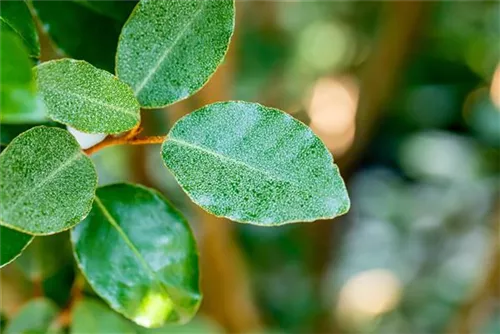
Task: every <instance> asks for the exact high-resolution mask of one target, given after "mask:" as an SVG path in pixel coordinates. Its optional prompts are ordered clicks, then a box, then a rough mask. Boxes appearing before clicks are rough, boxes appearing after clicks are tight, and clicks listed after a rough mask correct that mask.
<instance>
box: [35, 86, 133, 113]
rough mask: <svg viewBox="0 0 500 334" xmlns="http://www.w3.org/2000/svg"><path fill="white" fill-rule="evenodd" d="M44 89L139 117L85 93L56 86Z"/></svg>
mask: <svg viewBox="0 0 500 334" xmlns="http://www.w3.org/2000/svg"><path fill="white" fill-rule="evenodd" d="M44 90H46V91H50V92H55V93H58V94H63V95H64V96H68V95H69V96H73V97H76V98H78V99H81V100H84V101H88V102H91V103H93V104H97V105H99V106H102V107H105V108H109V109H112V110H115V111H119V112H121V113H124V114H127V115H131V116H133V117H134V119H139V115H138V114H137V113H134V112H129V111H128V110H127V109H125V108H120V107H118V106H115V105H113V104H108V103H105V102H103V101H101V100H97V99H95V98H92V97H89V96H86V95H80V94H78V93H75V92H70V91H64V90H61V89H57V88H55V87H53V86H51V87H46V88H45V89H44Z"/></svg>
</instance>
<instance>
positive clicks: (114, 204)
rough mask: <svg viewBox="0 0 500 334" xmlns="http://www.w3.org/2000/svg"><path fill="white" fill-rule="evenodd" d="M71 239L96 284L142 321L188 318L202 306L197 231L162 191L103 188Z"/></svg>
mask: <svg viewBox="0 0 500 334" xmlns="http://www.w3.org/2000/svg"><path fill="white" fill-rule="evenodd" d="M71 240H72V242H73V245H74V254H75V257H76V260H77V262H78V264H79V267H80V269H81V270H82V272H83V273H84V275H85V276H86V277H87V280H88V282H89V283H90V285H91V286H92V288H93V289H94V290H95V291H96V292H97V293H98V294H99V295H100V296H101V297H102V298H103V299H104V300H106V301H107V302H108V303H109V305H110V306H111V307H112V308H113V309H114V310H116V311H118V312H120V313H122V314H123V315H125V316H126V317H127V318H129V319H131V320H133V321H134V322H136V323H138V324H139V325H141V326H144V327H159V326H161V325H163V324H164V323H167V322H168V323H176V322H180V323H184V322H186V321H187V320H189V319H190V318H191V317H192V316H193V315H194V313H195V312H196V310H197V309H198V306H199V304H200V301H201V294H200V292H199V287H198V254H197V251H196V245H195V241H194V238H193V235H192V234H191V231H190V229H189V226H188V224H187V222H186V221H185V220H184V218H183V217H182V216H181V215H180V214H179V213H178V212H177V211H176V210H175V209H174V208H173V207H172V206H171V205H170V204H169V203H168V202H167V201H166V200H165V199H164V198H163V197H162V196H161V195H160V194H159V193H157V192H156V191H154V190H151V189H148V188H144V187H141V186H135V185H129V184H116V185H111V186H105V187H102V188H99V189H98V190H97V194H96V198H95V201H94V205H93V208H92V211H91V213H90V215H89V216H88V217H87V218H86V219H85V220H84V221H83V222H82V223H81V224H79V225H78V226H77V227H76V228H75V229H73V230H72V231H71ZM110 263H112V264H113V265H112V266H110Z"/></svg>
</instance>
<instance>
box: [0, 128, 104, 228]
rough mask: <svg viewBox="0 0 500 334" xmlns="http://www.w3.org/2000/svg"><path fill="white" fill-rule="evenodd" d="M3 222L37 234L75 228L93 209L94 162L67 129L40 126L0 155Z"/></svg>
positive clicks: (1, 213) (95, 181)
mask: <svg viewBox="0 0 500 334" xmlns="http://www.w3.org/2000/svg"><path fill="white" fill-rule="evenodd" d="M0 170H1V171H2V173H0V224H1V225H4V226H7V227H10V228H13V229H15V230H18V231H20V232H25V233H29V234H33V235H47V234H53V233H57V232H61V231H63V230H66V229H69V228H70V227H72V226H74V225H75V224H77V223H78V222H80V221H81V220H82V219H83V218H84V217H85V216H86V215H87V214H88V212H89V211H90V209H91V204H92V200H93V198H94V194H95V189H96V186H97V174H96V171H95V168H94V165H93V164H92V161H91V160H90V159H89V157H87V156H86V155H85V154H83V152H82V151H81V150H80V146H78V143H77V142H76V140H75V139H74V138H73V136H71V134H69V133H68V132H67V131H66V130H63V129H59V128H49V127H45V126H38V127H34V128H32V129H30V130H28V131H26V132H24V133H22V134H21V135H19V136H18V137H16V138H15V139H14V140H13V141H12V142H11V143H10V144H9V146H7V148H6V149H5V150H4V151H3V152H2V153H1V154H0Z"/></svg>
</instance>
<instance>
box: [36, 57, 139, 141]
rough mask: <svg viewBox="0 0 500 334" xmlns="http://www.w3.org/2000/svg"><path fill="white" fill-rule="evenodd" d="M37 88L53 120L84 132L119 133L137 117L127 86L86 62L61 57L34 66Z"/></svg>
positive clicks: (136, 108) (132, 125)
mask: <svg viewBox="0 0 500 334" xmlns="http://www.w3.org/2000/svg"><path fill="white" fill-rule="evenodd" d="M34 73H35V76H36V80H37V84H38V89H39V91H40V94H41V96H42V98H43V101H44V103H45V106H46V109H47V114H48V115H49V117H50V118H52V119H53V120H55V121H57V122H60V123H63V124H66V125H69V126H71V127H73V128H75V129H77V130H80V131H83V132H87V133H107V134H112V133H120V132H124V131H126V130H129V129H131V128H133V127H134V126H135V125H137V124H138V123H139V120H140V114H139V111H140V107H139V104H138V102H137V100H136V99H135V97H134V94H133V93H132V91H131V90H130V88H129V87H128V86H127V85H126V84H125V83H123V82H121V81H119V80H118V79H117V78H116V77H115V76H113V75H112V74H110V73H108V72H106V71H104V70H100V69H98V68H96V67H94V66H92V65H90V64H89V63H87V62H84V61H77V60H73V59H62V60H55V61H49V62H46V63H43V64H41V65H39V66H37V67H36V68H35V71H34Z"/></svg>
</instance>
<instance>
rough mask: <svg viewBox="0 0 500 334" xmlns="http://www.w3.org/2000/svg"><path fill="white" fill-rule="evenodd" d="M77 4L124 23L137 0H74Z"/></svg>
mask: <svg viewBox="0 0 500 334" xmlns="http://www.w3.org/2000/svg"><path fill="white" fill-rule="evenodd" d="M74 1H75V2H77V3H78V4H81V5H83V6H87V7H88V8H90V9H92V10H93V11H95V12H96V13H99V14H101V15H104V16H107V17H109V18H112V19H114V20H116V21H117V22H118V23H125V21H126V20H127V18H128V17H129V15H130V13H131V12H132V10H133V9H134V6H135V5H136V3H137V0H114V1H106V0H104V1H103V0H99V1H94V0H74Z"/></svg>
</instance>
